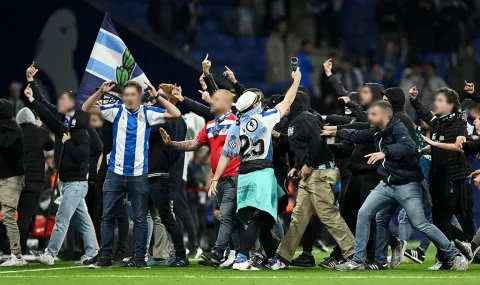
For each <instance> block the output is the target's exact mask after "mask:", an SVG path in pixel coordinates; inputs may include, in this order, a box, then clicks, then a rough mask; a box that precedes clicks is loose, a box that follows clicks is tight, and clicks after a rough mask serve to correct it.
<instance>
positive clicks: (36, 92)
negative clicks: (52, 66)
mask: <svg viewBox="0 0 480 285" xmlns="http://www.w3.org/2000/svg"><path fill="white" fill-rule="evenodd" d="M37 72H38V69H36V68H35V62H32V64H31V65H30V66H29V67H28V68H27V82H28V84H29V85H30V88H31V89H32V95H33V98H35V100H37V101H38V102H40V104H42V105H43V106H45V108H47V109H48V111H50V112H51V113H52V114H56V113H57V107H56V106H55V105H53V104H52V103H50V102H48V101H47V100H45V97H44V96H43V94H42V91H40V88H39V87H38V85H37V83H36V82H35V79H34V76H35V74H37Z"/></svg>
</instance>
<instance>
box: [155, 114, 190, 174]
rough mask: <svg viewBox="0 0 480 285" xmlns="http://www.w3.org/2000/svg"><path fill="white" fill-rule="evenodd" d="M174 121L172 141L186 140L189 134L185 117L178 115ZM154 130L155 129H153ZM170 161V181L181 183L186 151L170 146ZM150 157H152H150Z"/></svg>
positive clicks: (172, 121)
mask: <svg viewBox="0 0 480 285" xmlns="http://www.w3.org/2000/svg"><path fill="white" fill-rule="evenodd" d="M170 122H171V123H172V132H171V135H170V137H171V139H172V141H184V140H185V136H186V135H187V124H186V123H185V119H184V118H183V117H178V118H175V119H172V120H170ZM152 132H153V130H152ZM169 150H170V154H169V157H170V159H169V160H170V163H171V167H170V169H169V172H168V174H169V181H173V182H175V183H179V181H181V179H182V177H183V166H184V164H185V152H184V151H178V150H175V149H172V148H170V149H169ZM149 158H150V157H149Z"/></svg>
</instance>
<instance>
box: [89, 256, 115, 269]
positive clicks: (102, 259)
mask: <svg viewBox="0 0 480 285" xmlns="http://www.w3.org/2000/svg"><path fill="white" fill-rule="evenodd" d="M95 258H96V259H97V262H95V263H92V264H90V265H89V266H88V268H91V269H101V268H112V264H113V262H112V259H111V258H110V257H108V256H99V257H95Z"/></svg>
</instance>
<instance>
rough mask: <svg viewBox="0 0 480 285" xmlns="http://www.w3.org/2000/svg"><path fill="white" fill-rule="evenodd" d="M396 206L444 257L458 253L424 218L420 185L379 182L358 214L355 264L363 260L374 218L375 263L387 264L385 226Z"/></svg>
mask: <svg viewBox="0 0 480 285" xmlns="http://www.w3.org/2000/svg"><path fill="white" fill-rule="evenodd" d="M398 204H400V205H401V206H403V208H404V209H405V211H406V213H407V215H408V216H409V218H410V221H411V223H412V226H413V227H414V228H415V229H417V230H418V231H420V232H421V233H423V234H424V235H425V236H427V237H428V238H429V239H430V240H431V241H432V242H433V244H435V246H436V247H437V249H438V250H440V251H442V252H444V253H445V256H447V257H448V258H453V257H454V256H456V255H458V254H459V253H458V251H457V250H456V249H455V248H454V247H453V246H452V244H451V243H450V241H449V240H448V239H447V238H446V237H445V235H444V234H443V233H442V232H441V231H440V230H439V229H438V228H437V227H435V226H434V225H433V224H431V223H429V222H428V221H427V219H426V218H425V213H424V211H423V205H422V188H421V185H420V183H417V182H412V183H408V184H404V185H387V184H385V183H383V182H380V184H378V185H377V187H375V189H374V190H373V191H372V193H370V195H368V197H367V199H366V200H365V202H364V203H363V205H362V207H361V208H360V211H359V212H358V219H357V230H356V237H355V255H354V257H353V260H354V261H355V262H358V263H363V262H364V261H365V258H366V250H365V249H366V247H367V242H368V238H369V235H370V221H371V219H372V218H373V217H374V216H376V221H377V247H376V251H375V260H376V261H377V262H379V263H382V264H384V263H387V256H388V243H389V240H390V229H389V223H390V220H391V218H392V215H393V213H394V212H395V210H396V209H397V207H398Z"/></svg>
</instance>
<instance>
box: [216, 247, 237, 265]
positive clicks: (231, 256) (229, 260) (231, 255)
mask: <svg viewBox="0 0 480 285" xmlns="http://www.w3.org/2000/svg"><path fill="white" fill-rule="evenodd" d="M235 255H236V253H235V250H230V253H229V254H228V256H227V259H225V261H224V262H222V263H221V264H220V268H223V269H230V268H232V266H233V263H234V262H235Z"/></svg>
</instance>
